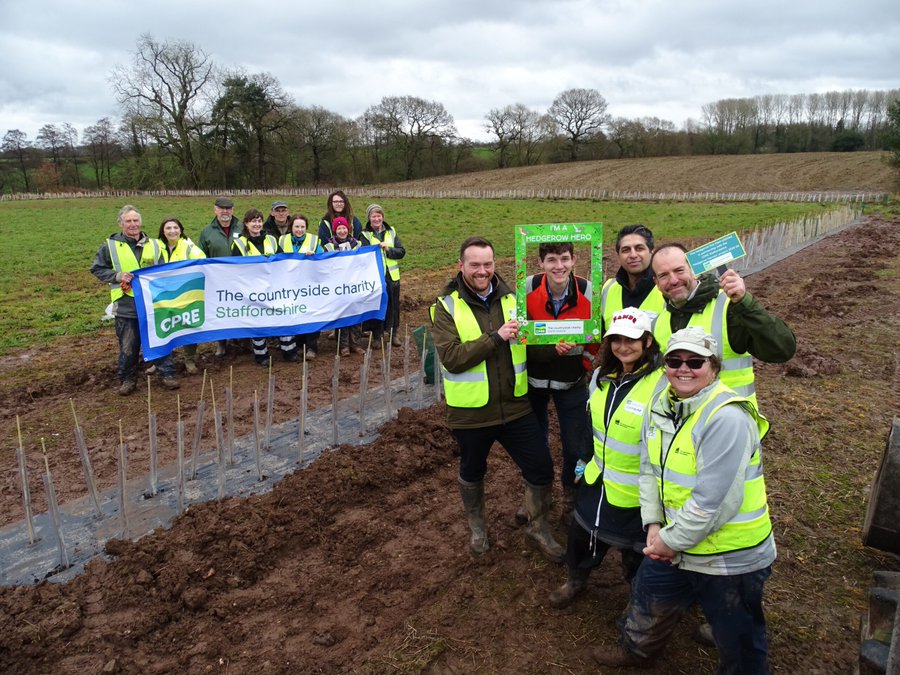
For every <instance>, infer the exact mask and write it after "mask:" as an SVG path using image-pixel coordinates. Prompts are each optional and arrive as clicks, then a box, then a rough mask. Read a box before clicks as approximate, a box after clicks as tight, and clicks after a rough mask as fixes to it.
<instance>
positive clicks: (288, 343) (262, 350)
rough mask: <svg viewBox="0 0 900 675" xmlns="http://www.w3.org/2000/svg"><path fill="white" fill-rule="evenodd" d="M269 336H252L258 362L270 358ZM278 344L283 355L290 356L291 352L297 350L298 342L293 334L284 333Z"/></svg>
mask: <svg viewBox="0 0 900 675" xmlns="http://www.w3.org/2000/svg"><path fill="white" fill-rule="evenodd" d="M266 340H268V338H251V339H250V342H252V343H253V358H254V359H256V362H257V363H266V362H268V360H269V346H268V344H266ZM278 346H279V347H280V348H281V355H282V356H284V358H289V357H290V355H291V354H293V353H294V352H296V351H297V343H296V341H295V340H294V336H293V335H283V336H281V337H279V338H278Z"/></svg>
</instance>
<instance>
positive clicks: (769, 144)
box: [0, 35, 900, 192]
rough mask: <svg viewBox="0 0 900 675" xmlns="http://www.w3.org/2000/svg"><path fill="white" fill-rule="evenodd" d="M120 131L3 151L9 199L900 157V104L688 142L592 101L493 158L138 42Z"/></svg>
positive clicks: (510, 129) (119, 89)
mask: <svg viewBox="0 0 900 675" xmlns="http://www.w3.org/2000/svg"><path fill="white" fill-rule="evenodd" d="M109 81H110V85H111V86H112V88H113V90H114V91H115V94H116V97H117V100H118V102H119V104H120V106H121V112H122V115H121V118H120V119H117V120H113V119H110V118H109V117H104V118H102V119H99V120H97V122H96V123H95V124H92V125H89V126H87V127H86V128H85V129H84V130H83V131H82V132H81V134H80V135H79V132H78V130H77V129H76V128H75V127H74V126H73V125H71V124H69V123H65V124H62V125H57V124H45V125H44V126H42V127H41V129H40V130H39V131H38V133H37V135H36V137H35V138H34V140H30V139H29V138H28V137H27V135H26V134H25V133H23V132H22V131H20V130H18V129H10V130H8V131H7V132H6V134H5V135H4V136H3V141H2V146H0V150H2V155H0V192H15V191H25V192H52V191H55V190H63V189H65V190H71V189H79V188H80V189H108V188H128V189H164V188H220V189H226V190H227V189H229V188H232V189H241V188H271V187H279V186H292V187H296V186H307V185H313V186H318V185H339V184H367V183H379V182H388V181H400V180H411V179H415V178H422V177H427V176H435V175H444V174H451V173H458V172H465V171H477V170H482V169H488V168H495V167H499V168H505V167H512V166H530V165H535V164H541V163H548V162H562V161H577V160H581V159H612V158H627V157H654V156H671V155H708V154H742V153H768V152H817V151H852V150H877V149H888V148H890V147H892V142H893V141H892V139H894V138H895V137H896V134H897V131H896V129H894V127H893V126H892V124H893V123H892V119H893V117H892V115H891V113H892V112H893V111H892V107H893V108H897V112H895V115H900V90H897V89H894V90H889V91H867V90H856V91H854V90H846V91H832V92H826V93H824V94H795V95H784V94H767V95H761V96H755V97H751V98H741V99H723V100H719V101H715V102H713V103H708V104H706V105H704V106H703V108H702V114H701V117H700V119H697V120H695V119H689V120H687V121H686V122H685V124H684V125H683V126H682V127H681V128H677V127H676V126H675V124H674V123H673V122H671V121H668V120H664V119H659V118H656V117H642V118H634V119H629V118H625V117H615V118H614V117H612V116H611V115H610V114H609V113H608V111H607V108H608V104H607V101H606V99H605V98H604V97H603V96H602V95H601V94H600V92H598V91H597V90H596V89H588V88H574V89H568V90H566V91H563V92H561V93H560V94H559V95H557V96H556V98H555V99H554V100H553V103H552V104H551V105H550V107H549V108H548V109H547V110H546V111H540V110H533V109H530V108H528V107H527V106H525V105H523V104H521V103H515V104H510V105H507V106H505V107H503V108H494V109H491V110H490V111H489V112H488V113H487V114H486V115H485V117H484V129H485V131H486V133H487V134H489V136H490V137H491V139H492V140H491V141H490V142H489V143H483V142H482V143H478V142H475V141H473V140H471V139H467V138H464V137H462V136H461V135H460V134H459V132H458V131H457V128H456V124H455V122H454V119H453V116H452V115H451V114H450V113H449V112H448V111H447V109H446V108H445V107H444V105H443V104H442V103H440V102H438V101H430V100H426V99H422V98H419V97H416V96H386V97H384V98H382V99H381V101H380V102H379V103H376V104H373V105H370V106H369V107H368V108H367V109H366V110H365V112H364V113H363V114H362V115H361V116H359V117H357V118H355V119H350V118H347V117H344V116H342V115H340V114H338V113H336V112H333V111H330V110H327V109H326V108H324V107H322V106H318V105H312V106H303V105H299V104H297V102H296V101H294V100H293V99H292V97H291V96H289V95H288V94H287V93H286V92H285V91H284V90H283V89H282V87H281V84H280V83H279V82H278V80H277V79H276V78H275V77H273V76H272V75H270V74H268V73H246V72H244V71H240V70H230V69H227V68H223V67H220V66H218V65H217V64H215V63H214V62H213V60H212V58H211V57H210V55H209V54H208V53H207V52H205V51H204V50H203V49H202V48H200V47H198V46H197V45H194V44H193V43H190V42H187V41H163V42H160V41H157V40H155V39H154V38H153V37H152V36H150V35H143V36H141V38H140V39H139V40H138V42H137V45H136V49H135V51H134V53H133V55H132V60H131V61H130V62H129V63H127V64H120V65H118V66H117V67H116V68H115V69H114V70H113V71H112V73H111V74H110V78H109Z"/></svg>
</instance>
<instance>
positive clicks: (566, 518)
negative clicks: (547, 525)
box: [559, 485, 576, 527]
mask: <svg viewBox="0 0 900 675" xmlns="http://www.w3.org/2000/svg"><path fill="white" fill-rule="evenodd" d="M575 490H576V488H575V486H574V485H563V503H562V513H560V514H559V521H560V522H561V523H562V524H563V525H565V526H566V527H569V526H571V525H572V519H573V518H574V517H575Z"/></svg>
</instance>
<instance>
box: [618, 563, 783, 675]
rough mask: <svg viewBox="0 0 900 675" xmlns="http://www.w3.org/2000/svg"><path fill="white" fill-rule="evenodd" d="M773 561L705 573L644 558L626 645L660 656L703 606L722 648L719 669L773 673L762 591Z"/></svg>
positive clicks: (628, 614)
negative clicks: (693, 610) (686, 617)
mask: <svg viewBox="0 0 900 675" xmlns="http://www.w3.org/2000/svg"><path fill="white" fill-rule="evenodd" d="M771 574H772V567H771V565H770V566H768V567H765V568H763V569H761V570H757V571H755V572H747V573H746V574H734V575H727V576H726V575H722V576H719V575H714V574H701V573H700V572H690V571H686V570H681V569H679V568H677V567H674V566H672V565H669V564H666V563H664V562H662V561H659V560H651V559H650V558H645V559H644V562H643V563H642V564H641V567H640V569H639V570H638V573H637V576H636V577H635V578H634V582H633V583H632V586H631V600H630V601H629V602H628V608H627V609H626V611H625V626H624V629H623V634H624V635H623V637H624V646H625V648H626V649H628V650H629V651H631V652H634V653H636V654H639V655H641V656H644V657H647V658H653V657H655V656H656V655H657V654H659V653H660V652H661V651H662V649H663V647H665V644H666V642H667V641H668V639H669V637H670V636H671V635H672V631H673V630H674V629H675V626H676V625H677V624H678V621H679V619H680V618H681V615H682V614H684V613H685V612H686V611H687V610H688V609H689V608H690V607H691V605H693V604H694V602H697V603H699V604H700V606H701V607H702V608H703V613H704V614H705V615H706V620H707V621H709V623H710V626H712V631H713V637H714V638H715V640H716V646H717V647H718V649H719V670H718V672H719V673H723V674H725V673H727V674H728V675H731V674H737V673H753V674H757V673H761V674H768V673H769V665H768V645H767V641H766V621H765V617H764V616H763V609H762V594H763V585H764V583H765V581H766V579H768V578H769V576H770V575H771Z"/></svg>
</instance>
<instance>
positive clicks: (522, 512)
mask: <svg viewBox="0 0 900 675" xmlns="http://www.w3.org/2000/svg"><path fill="white" fill-rule="evenodd" d="M515 518H516V525H527V524H528V509H527V508H525V505H524V504H522V505H521V506H520V507H519V509H518V510H517V511H516V516H515Z"/></svg>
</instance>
